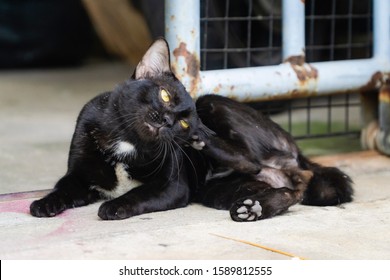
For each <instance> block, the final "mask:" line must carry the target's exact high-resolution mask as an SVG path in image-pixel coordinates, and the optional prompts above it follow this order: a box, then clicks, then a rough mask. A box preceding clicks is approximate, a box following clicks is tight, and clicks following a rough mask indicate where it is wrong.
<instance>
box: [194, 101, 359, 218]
mask: <svg viewBox="0 0 390 280" xmlns="http://www.w3.org/2000/svg"><path fill="white" fill-rule="evenodd" d="M196 107H197V111H198V115H199V117H200V118H201V120H202V122H203V123H204V124H205V125H206V126H207V127H208V128H210V129H211V130H213V131H214V132H215V133H216V135H214V136H210V135H209V136H207V137H202V133H201V132H200V136H201V138H200V139H199V140H198V141H203V142H204V143H205V145H204V147H203V148H202V153H203V154H204V155H206V156H207V158H208V159H209V161H210V168H209V175H208V177H207V178H206V180H205V183H204V185H203V186H202V187H201V188H200V190H199V198H198V199H199V201H201V202H202V203H203V204H205V205H207V206H210V207H213V208H217V209H230V214H231V217H232V219H233V220H235V221H254V220H258V219H265V218H269V217H272V216H275V215H277V214H280V213H283V212H285V211H286V210H287V209H288V208H289V207H290V206H291V205H294V204H296V203H299V202H302V203H303V204H307V205H318V206H326V205H337V204H340V203H343V202H349V201H351V200H352V193H353V191H352V187H351V184H352V181H351V179H350V178H349V177H348V176H347V175H346V174H344V173H343V172H342V171H340V170H339V169H337V168H334V167H322V166H320V165H318V164H315V163H313V162H311V161H310V160H308V159H307V158H305V157H304V156H303V155H302V154H301V153H300V151H299V149H298V147H297V145H296V143H295V142H294V140H293V138H292V137H291V135H289V134H288V133H287V132H286V131H284V130H283V129H282V128H281V127H280V126H279V125H277V124H276V123H274V122H273V121H271V120H270V119H269V118H268V117H265V116H264V115H262V114H261V113H260V112H258V111H256V110H254V109H252V108H250V107H249V106H246V105H244V104H241V103H238V102H236V101H234V100H231V99H228V98H225V97H221V96H218V95H206V96H202V97H200V98H199V99H198V100H197V102H196Z"/></svg>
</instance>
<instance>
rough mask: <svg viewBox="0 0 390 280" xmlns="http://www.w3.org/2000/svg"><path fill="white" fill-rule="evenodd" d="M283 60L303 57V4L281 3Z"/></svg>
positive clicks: (293, 0) (290, 0) (297, 0)
mask: <svg viewBox="0 0 390 280" xmlns="http://www.w3.org/2000/svg"><path fill="white" fill-rule="evenodd" d="M282 32H283V33H282V34H283V38H282V48H283V58H284V59H287V58H289V57H291V56H304V55H305V3H304V1H301V0H283V3H282Z"/></svg>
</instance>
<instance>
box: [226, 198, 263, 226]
mask: <svg viewBox="0 0 390 280" xmlns="http://www.w3.org/2000/svg"><path fill="white" fill-rule="evenodd" d="M262 210H263V207H262V206H261V205H260V202H259V201H257V200H253V199H250V198H247V199H243V200H238V201H236V203H235V204H234V205H233V206H232V208H230V216H231V217H232V219H233V220H234V221H236V222H253V221H256V220H258V219H260V218H261V214H262Z"/></svg>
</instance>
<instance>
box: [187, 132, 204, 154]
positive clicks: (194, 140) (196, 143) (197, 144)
mask: <svg viewBox="0 0 390 280" xmlns="http://www.w3.org/2000/svg"><path fill="white" fill-rule="evenodd" d="M204 146H206V143H205V142H204V141H202V140H201V139H200V138H199V136H198V135H195V134H194V135H192V136H191V147H192V148H194V149H195V150H198V151H201V150H203V148H204Z"/></svg>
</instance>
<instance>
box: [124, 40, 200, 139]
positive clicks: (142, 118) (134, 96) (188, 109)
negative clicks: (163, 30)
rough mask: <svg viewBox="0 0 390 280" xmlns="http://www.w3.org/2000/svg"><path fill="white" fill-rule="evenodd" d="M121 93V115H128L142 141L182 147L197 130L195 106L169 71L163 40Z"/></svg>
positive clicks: (149, 52)
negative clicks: (175, 144)
mask: <svg viewBox="0 0 390 280" xmlns="http://www.w3.org/2000/svg"><path fill="white" fill-rule="evenodd" d="M120 91H121V93H120V99H121V100H120V102H119V104H120V107H121V110H122V112H123V113H122V115H124V114H126V113H127V112H129V111H131V114H128V115H129V121H128V122H129V123H130V122H131V126H132V127H133V129H134V130H135V132H136V134H137V135H138V137H139V138H140V139H141V141H145V142H159V141H167V142H169V141H173V140H174V141H176V142H177V143H179V144H182V143H185V142H186V141H187V140H188V139H189V138H190V136H191V135H192V134H193V132H194V131H195V130H196V129H197V127H198V124H199V118H198V115H197V113H196V109H195V104H194V102H193V100H192V98H191V96H190V95H189V94H188V93H187V91H186V90H185V88H184V86H183V85H182V84H181V83H180V81H179V80H178V79H177V78H176V77H175V76H174V74H173V73H172V71H171V68H170V60H169V49H168V45H167V43H166V41H165V40H163V39H159V40H157V41H156V42H155V43H154V44H153V45H152V46H151V47H150V48H149V50H148V51H147V52H146V54H145V55H144V57H143V58H142V60H141V62H140V63H139V64H138V66H137V67H136V69H135V72H134V74H133V76H132V79H130V80H128V81H127V82H126V83H125V85H124V86H123V87H122V88H121V90H120ZM130 119H131V121H130ZM133 132H134V131H133Z"/></svg>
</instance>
